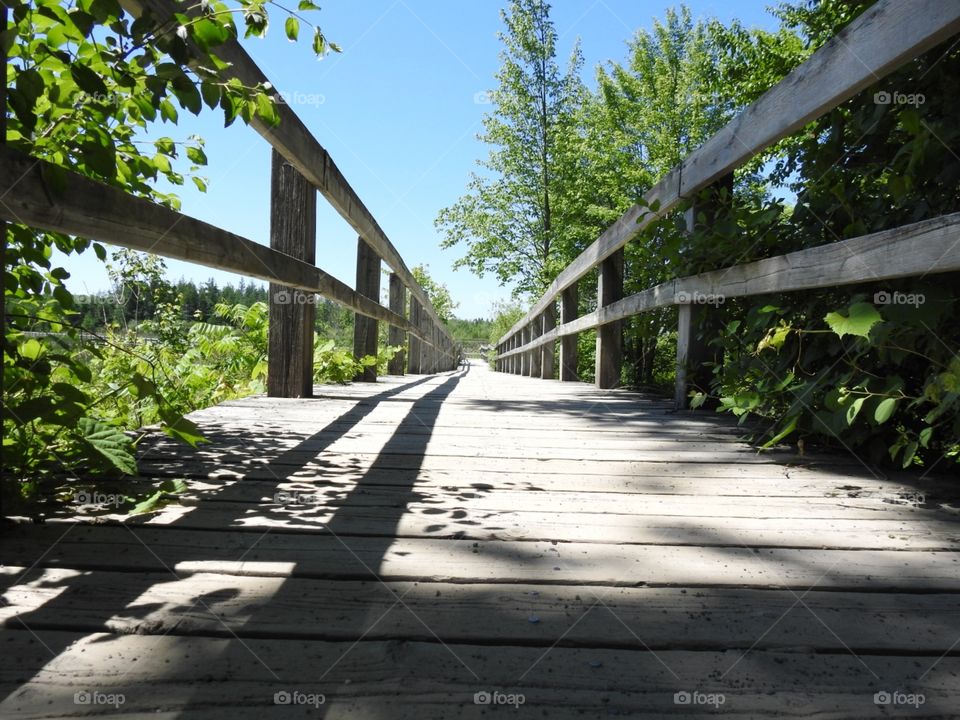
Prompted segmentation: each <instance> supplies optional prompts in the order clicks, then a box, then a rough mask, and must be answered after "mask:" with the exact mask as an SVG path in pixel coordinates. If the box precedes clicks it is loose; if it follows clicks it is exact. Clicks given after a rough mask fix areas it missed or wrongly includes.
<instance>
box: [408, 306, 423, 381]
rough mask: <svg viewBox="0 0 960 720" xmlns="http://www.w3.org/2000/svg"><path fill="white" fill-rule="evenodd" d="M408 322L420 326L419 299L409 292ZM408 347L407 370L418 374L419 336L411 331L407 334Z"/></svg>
mask: <svg viewBox="0 0 960 720" xmlns="http://www.w3.org/2000/svg"><path fill="white" fill-rule="evenodd" d="M409 319H410V324H411V325H413V326H414V327H416V328H419V327H420V301H419V300H417V298H415V297H414V296H413V293H410V318H409ZM407 338H408V340H407V341H408V343H409V347H408V348H407V372H408V373H411V374H413V375H419V374H420V345H421V342H420V338H419V337H417V336H416V335H414V334H413V333H408V334H407Z"/></svg>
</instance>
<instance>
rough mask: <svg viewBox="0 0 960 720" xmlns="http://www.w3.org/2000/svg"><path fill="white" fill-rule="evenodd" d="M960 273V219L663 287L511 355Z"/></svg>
mask: <svg viewBox="0 0 960 720" xmlns="http://www.w3.org/2000/svg"><path fill="white" fill-rule="evenodd" d="M956 270H960V213H951V214H950V215H943V216H941V217H937V218H933V219H930V220H921V221H920V222H917V223H912V224H910V225H903V226H901V227H896V228H893V229H891V230H883V231H880V232H876V233H871V234H870V235H863V236H861V237H857V238H850V239H849V240H841V241H839V242H835V243H829V244H827V245H818V246H817V247H812V248H807V249H805V250H797V251H796V252H792V253H787V254H786V255H778V256H776V257H772V258H765V259H763V260H757V261H756V262H751V263H745V264H743V265H734V266H732V267H728V268H723V269H720V270H711V271H710V272H705V273H700V274H699V275H690V276H688V277H684V278H678V279H676V280H669V281H668V282H665V283H661V284H660V285H657V286H655V287H652V288H648V289H646V290H643V291H641V292H639V293H636V294H635V295H630V296H629V297H625V298H623V299H622V300H618V301H617V302H615V303H612V304H610V305H607V306H605V307H603V308H599V309H597V310H594V311H593V312H592V313H590V314H588V315H583V316H582V317H579V318H577V319H576V320H573V321H572V322H569V323H564V324H563V325H560V326H558V327H557V328H555V329H554V330H552V331H551V332H549V333H545V334H543V335H541V336H540V337H539V338H537V339H536V340H534V341H532V342H530V343H527V344H526V345H524V346H522V347H519V348H517V349H515V350H508V351H506V352H502V353H500V354H499V355H498V357H499V358H508V357H511V356H513V355H519V354H522V353H525V352H529V351H531V350H534V349H536V348H538V347H541V346H543V345H546V344H548V343H551V342H553V341H555V340H556V339H557V338H559V337H563V336H565V335H575V334H577V333H581V332H584V331H586V330H592V329H594V328H598V327H600V326H602V325H607V324H609V323H612V322H616V321H618V320H623V319H625V318H628V317H633V316H634V315H639V314H640V313H642V312H646V311H648V310H655V309H657V308H662V307H668V306H670V305H689V304H694V305H696V304H698V303H699V304H707V305H709V304H721V303H723V302H724V301H725V300H726V299H728V298H735V297H747V296H750V295H765V294H767V293H778V292H795V291H797V290H815V289H818V288H827V287H838V286H843V285H856V284H858V283H865V282H879V281H882V280H893V279H896V278H904V277H911V276H915V275H926V274H933V273H941V272H953V271H956Z"/></svg>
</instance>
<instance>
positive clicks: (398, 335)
mask: <svg viewBox="0 0 960 720" xmlns="http://www.w3.org/2000/svg"><path fill="white" fill-rule="evenodd" d="M390 311H391V312H394V313H396V314H397V315H400V316H403V315H404V313H406V311H407V289H406V288H405V287H404V286H403V280H401V279H400V276H399V275H397V274H396V273H390ZM387 344H388V345H390V346H392V347H399V348H400V350H399V351H398V352H397V354H396V355H394V356H393V357H392V358H390V361H389V362H388V363H387V372H388V373H390V374H391V375H403V370H404V368H405V367H406V359H405V356H406V353H405V352H404V346H405V345H406V333H404V332H403V328H399V327H397V326H396V325H393V324H391V325H390V328H389V329H388V330H387Z"/></svg>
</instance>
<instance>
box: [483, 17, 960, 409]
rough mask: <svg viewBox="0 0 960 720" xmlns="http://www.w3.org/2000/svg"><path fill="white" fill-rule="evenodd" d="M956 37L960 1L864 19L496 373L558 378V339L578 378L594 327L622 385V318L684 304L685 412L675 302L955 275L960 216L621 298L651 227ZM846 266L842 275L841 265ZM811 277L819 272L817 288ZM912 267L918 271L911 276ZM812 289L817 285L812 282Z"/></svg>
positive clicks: (653, 213)
mask: <svg viewBox="0 0 960 720" xmlns="http://www.w3.org/2000/svg"><path fill="white" fill-rule="evenodd" d="M957 32H960V3H944V2H940V1H939V0H881V2H878V3H877V4H876V5H874V6H873V7H871V8H869V9H868V10H866V11H865V12H864V13H863V14H862V15H861V16H860V17H858V18H857V19H856V20H854V21H853V22H851V23H850V24H849V25H848V26H847V27H846V28H844V29H843V30H842V31H841V32H839V33H838V34H837V35H836V36H835V37H834V38H832V39H831V40H830V41H828V42H827V43H825V44H824V45H823V46H822V47H821V48H819V49H818V50H817V51H816V52H814V53H813V54H812V55H811V56H810V57H809V58H808V59H807V60H806V61H805V62H804V63H803V64H802V65H800V66H799V67H797V68H796V69H795V70H793V71H792V72H791V73H790V74H789V75H787V76H786V77H785V78H784V79H783V80H781V81H780V82H779V83H777V84H776V85H774V86H773V87H772V88H771V89H770V90H768V91H767V92H766V93H764V94H763V95H762V96H761V97H760V98H759V99H758V100H756V101H755V102H754V103H753V104H751V105H749V106H748V107H747V108H746V109H744V110H743V111H742V112H741V113H740V114H739V115H737V117H735V118H734V119H733V120H731V121H730V122H729V123H727V125H725V126H724V127H723V128H722V129H721V130H720V131H719V132H717V133H716V134H715V135H713V136H712V137H711V138H709V139H708V140H707V141H706V142H704V143H703V145H701V146H700V147H699V148H697V149H696V150H694V151H693V152H692V153H690V154H689V155H688V156H687V157H686V158H685V159H684V160H683V161H682V162H681V163H680V164H679V165H677V166H676V167H674V168H673V169H672V170H670V171H669V172H668V173H667V174H666V175H664V176H663V177H662V178H661V179H660V180H659V181H658V182H657V183H656V184H655V185H654V186H653V187H652V188H651V189H650V190H649V191H647V192H646V193H645V194H644V196H643V198H642V200H641V201H640V202H638V203H637V204H635V205H634V206H633V207H631V208H630V209H629V210H627V211H626V212H625V213H624V214H623V215H622V216H621V217H620V218H619V219H618V220H617V221H616V222H615V223H613V224H612V225H611V226H610V227H608V228H607V229H606V230H605V231H604V232H603V233H602V234H601V236H600V237H599V238H598V239H597V240H596V241H595V242H594V243H593V244H591V245H590V246H589V247H588V248H586V249H585V250H584V251H583V252H582V253H581V254H580V255H579V256H578V257H577V258H576V259H574V260H573V261H572V262H571V263H570V264H569V265H568V266H567V267H566V268H564V270H563V271H561V272H560V274H559V275H558V276H557V277H556V279H554V281H553V282H552V283H551V284H550V286H549V287H548V288H547V290H546V291H545V292H544V293H543V295H542V296H541V297H540V298H539V299H538V300H537V301H536V302H535V303H534V304H533V306H532V307H531V309H530V311H529V312H528V313H527V314H526V315H525V316H524V317H523V318H521V319H520V320H518V321H517V323H516V324H514V326H513V327H512V328H511V329H510V330H509V331H507V332H506V333H505V334H504V335H503V336H502V337H501V338H500V340H499V341H498V343H497V360H496V363H495V365H496V368H497V369H498V370H500V371H504V372H511V373H518V374H523V375H533V376H536V377H544V378H550V377H553V373H554V354H555V348H554V345H555V341H556V340H557V339H558V338H559V339H560V340H561V342H560V363H559V365H560V370H559V378H560V380H565V381H566V380H575V379H577V375H576V365H577V360H576V356H577V346H576V337H575V336H576V335H577V334H578V333H581V332H584V331H586V330H591V329H597V330H598V332H597V341H596V343H597V348H596V383H597V385H598V386H599V387H614V386H616V385H617V384H619V381H620V363H621V354H622V335H621V329H620V327H619V325H618V323H619V321H622V320H624V319H626V318H629V317H632V316H634V315H637V314H639V313H641V312H644V311H646V310H651V309H653V308H656V307H665V306H668V305H678V306H679V307H680V316H679V320H678V326H679V327H678V329H679V330H680V331H681V335H682V336H681V337H678V351H677V352H678V357H677V389H676V396H677V403H678V405H683V404H684V399H685V397H686V377H687V370H688V368H687V367H686V361H687V357H688V355H689V352H688V351H689V347H690V344H691V343H692V342H693V339H692V338H691V337H687V336H686V335H689V333H690V330H691V322H690V304H689V303H684V302H680V301H678V299H677V298H678V297H680V298H681V300H682V296H683V294H684V293H713V294H723V295H726V296H728V297H734V296H737V295H751V294H759V293H762V292H778V291H788V290H791V289H794V290H799V289H811V288H818V287H819V288H822V287H827V286H829V285H833V284H850V283H856V282H868V281H872V280H883V279H888V278H892V277H904V276H908V275H914V274H926V273H928V272H942V271H947V270H955V269H958V268H957V265H956V263H957V252H956V246H955V245H953V244H951V243H954V242H956V239H957V234H956V233H957V227H956V216H955V215H950V216H946V217H945V218H938V219H935V220H931V221H927V222H925V223H916V224H914V225H910V226H905V227H903V228H896V229H894V230H890V231H885V232H882V233H875V234H873V235H869V236H864V237H862V238H855V239H852V240H847V241H843V242H838V243H833V244H831V245H826V246H822V247H818V248H811V249H809V250H805V251H800V252H799V253H790V254H789V255H784V256H780V257H777V258H770V259H768V260H762V261H759V262H756V263H749V264H745V265H740V266H735V267H732V268H726V269H718V270H715V271H712V272H710V273H704V274H701V275H697V276H692V277H687V278H679V279H675V280H672V281H670V282H668V283H664V284H662V285H659V286H657V287H655V288H649V289H647V290H644V291H642V292H640V293H637V294H635V295H631V296H630V297H627V298H624V297H623V248H624V246H625V245H626V244H627V243H628V242H629V241H630V240H632V239H633V238H635V237H636V236H637V235H639V234H640V233H642V232H643V230H644V229H645V228H647V227H649V226H650V225H651V224H652V223H654V222H656V221H657V220H659V219H661V218H663V217H664V216H666V215H667V213H669V212H671V211H672V210H674V209H676V208H677V207H678V206H679V205H680V204H681V203H682V202H685V201H688V200H692V199H694V198H695V197H696V195H697V193H699V192H700V191H702V190H705V189H707V188H709V187H715V186H718V185H722V184H728V183H729V182H730V180H731V178H732V175H731V173H732V172H733V171H734V170H736V169H737V168H739V167H740V166H742V165H743V164H744V163H746V162H748V161H749V160H751V159H752V158H753V157H755V156H756V155H757V154H758V153H760V152H762V151H764V150H766V149H767V148H769V147H770V146H772V145H773V144H774V143H776V142H778V141H779V140H781V139H783V138H785V137H787V136H789V135H790V134H791V133H793V132H795V131H797V130H799V129H800V128H802V127H803V126H804V125H806V124H807V123H809V122H811V121H812V120H815V119H816V118H818V117H820V116H822V115H824V114H825V113H827V112H829V111H830V110H832V109H833V108H835V107H837V106H838V105H840V104H841V103H842V102H844V101H845V100H848V99H849V98H851V97H853V96H854V95H855V94H856V93H858V92H860V91H861V90H863V89H864V88H867V87H869V86H870V85H871V84H873V83H875V82H876V81H877V80H879V79H881V78H882V77H883V76H884V75H886V74H888V73H890V72H891V71H893V70H895V69H896V68H898V67H900V66H901V65H903V64H904V63H905V62H907V61H909V60H911V59H912V58H914V57H916V56H917V55H919V54H921V53H923V52H925V51H926V50H929V49H931V48H933V47H935V46H936V45H938V44H939V43H941V42H943V41H944V40H946V39H947V38H949V37H951V36H953V35H955V34H956V33H957ZM695 216H696V208H694V209H693V211H688V213H687V226H688V230H690V231H692V224H693V218H694V217H695ZM917 237H922V238H923V241H924V243H926V242H930V243H931V245H932V247H931V248H930V253H927V249H926V248H924V249H923V250H922V252H919V253H917V247H916V246H915V245H914V246H911V247H910V251H909V252H906V247H907V246H906V244H905V243H906V242H907V241H908V240H909V239H910V238H913V242H916V238H917ZM904 238H907V240H904ZM886 245H889V247H885V246H886ZM937 248H939V250H940V253H939V254H938V253H937ZM843 253H846V254H843ZM861 254H862V257H859V256H860V255H861ZM886 255H890V256H891V257H896V262H897V263H899V265H898V266H896V267H891V266H890V265H889V262H890V259H889V258H886ZM837 262H839V263H840V266H839V267H838V266H836V265H835V263H837ZM803 263H810V270H809V271H807V272H805V271H804V270H803V267H804V266H803ZM831 263H833V265H831ZM871 263H873V264H871ZM925 263H926V264H925ZM813 268H818V269H819V272H821V276H820V278H819V279H817V277H816V275H815V274H814V270H813ZM906 268H912V269H911V270H909V271H907V270H906ZM594 269H597V270H598V297H597V309H596V310H595V311H594V312H592V313H590V314H588V315H585V316H583V317H578V307H577V305H578V303H577V301H578V297H577V295H578V292H577V289H578V288H577V286H578V282H579V281H580V279H581V278H583V277H584V276H585V275H586V274H587V273H589V272H591V271H592V270H594ZM765 273H772V274H769V275H765ZM891 273H895V274H891ZM804 276H806V278H807V279H806V280H804ZM827 278H829V281H828V280H827ZM809 282H812V283H813V284H805V283H809ZM761 288H768V289H761ZM558 302H559V305H560V313H559V315H560V325H559V326H557V304H558Z"/></svg>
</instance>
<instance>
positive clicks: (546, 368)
mask: <svg viewBox="0 0 960 720" xmlns="http://www.w3.org/2000/svg"><path fill="white" fill-rule="evenodd" d="M556 326H557V303H556V302H552V303H550V304H549V305H547V309H546V310H544V311H543V334H544V335H546V334H547V333H548V332H550V331H551V330H553V329H554V328H555V327H556ZM555 345H556V342H555V341H552V340H551V341H550V342H548V343H547V344H546V345H544V346H543V347H542V348H540V358H541V362H540V377H542V378H543V379H544V380H552V379H553V365H554V353H555V350H554V346H555Z"/></svg>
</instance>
